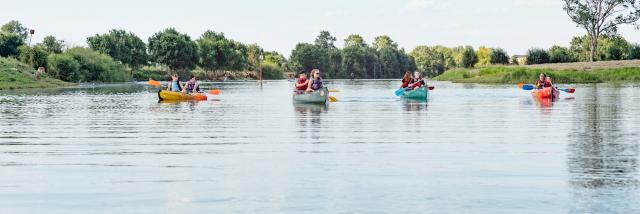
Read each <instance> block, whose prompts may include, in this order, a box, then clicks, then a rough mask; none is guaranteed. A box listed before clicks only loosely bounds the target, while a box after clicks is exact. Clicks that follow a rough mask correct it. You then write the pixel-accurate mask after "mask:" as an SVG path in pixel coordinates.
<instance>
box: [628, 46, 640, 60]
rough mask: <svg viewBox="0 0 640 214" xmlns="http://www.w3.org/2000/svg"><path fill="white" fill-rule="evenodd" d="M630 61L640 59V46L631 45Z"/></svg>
mask: <svg viewBox="0 0 640 214" xmlns="http://www.w3.org/2000/svg"><path fill="white" fill-rule="evenodd" d="M628 58H629V59H640V44H633V45H629V54H628Z"/></svg>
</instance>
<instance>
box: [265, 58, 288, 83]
mask: <svg viewBox="0 0 640 214" xmlns="http://www.w3.org/2000/svg"><path fill="white" fill-rule="evenodd" d="M283 74H284V72H283V71H282V68H281V67H280V66H278V65H277V64H275V63H272V62H262V78H264V79H282V77H283Z"/></svg>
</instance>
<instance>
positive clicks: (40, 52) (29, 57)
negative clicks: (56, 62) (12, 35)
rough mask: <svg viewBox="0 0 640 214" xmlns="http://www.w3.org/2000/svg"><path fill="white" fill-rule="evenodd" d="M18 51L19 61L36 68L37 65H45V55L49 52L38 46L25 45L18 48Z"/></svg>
mask: <svg viewBox="0 0 640 214" xmlns="http://www.w3.org/2000/svg"><path fill="white" fill-rule="evenodd" d="M18 50H19V52H20V54H19V55H20V57H19V58H20V61H21V62H23V63H25V64H27V65H29V66H31V67H33V68H34V69H37V68H38V67H41V66H42V67H47V56H49V52H47V50H45V49H44V48H42V47H40V46H35V47H33V48H32V47H29V46H26V45H23V46H20V48H18Z"/></svg>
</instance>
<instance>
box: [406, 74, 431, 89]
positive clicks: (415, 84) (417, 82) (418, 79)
mask: <svg viewBox="0 0 640 214" xmlns="http://www.w3.org/2000/svg"><path fill="white" fill-rule="evenodd" d="M410 85H411V86H410V87H411V89H416V88H420V87H422V86H425V85H427V84H426V83H425V82H424V79H422V75H420V72H417V71H416V72H415V73H413V80H412V81H411V83H410Z"/></svg>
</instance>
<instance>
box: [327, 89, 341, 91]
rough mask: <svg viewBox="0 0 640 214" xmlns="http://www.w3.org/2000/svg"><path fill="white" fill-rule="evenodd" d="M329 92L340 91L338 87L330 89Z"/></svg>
mask: <svg viewBox="0 0 640 214" xmlns="http://www.w3.org/2000/svg"><path fill="white" fill-rule="evenodd" d="M329 92H340V90H338V89H330V90H329Z"/></svg>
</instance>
